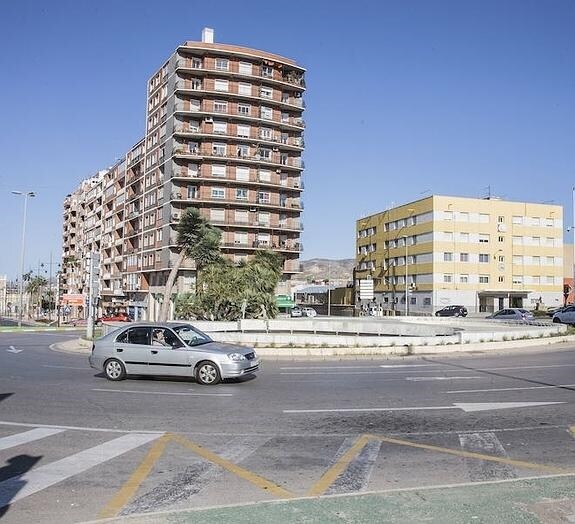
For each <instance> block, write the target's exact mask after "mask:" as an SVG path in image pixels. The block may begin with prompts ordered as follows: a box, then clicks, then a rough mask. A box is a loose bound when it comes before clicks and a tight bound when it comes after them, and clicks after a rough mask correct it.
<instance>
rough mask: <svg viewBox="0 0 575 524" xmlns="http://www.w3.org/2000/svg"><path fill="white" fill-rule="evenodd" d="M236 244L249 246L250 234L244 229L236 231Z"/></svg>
mask: <svg viewBox="0 0 575 524" xmlns="http://www.w3.org/2000/svg"><path fill="white" fill-rule="evenodd" d="M234 244H236V245H238V244H239V245H242V246H247V245H248V234H247V233H246V232H243V231H237V232H236V233H234Z"/></svg>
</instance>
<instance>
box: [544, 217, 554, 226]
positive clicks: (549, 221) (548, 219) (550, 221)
mask: <svg viewBox="0 0 575 524" xmlns="http://www.w3.org/2000/svg"><path fill="white" fill-rule="evenodd" d="M553 226H554V224H553V219H552V218H546V219H545V227H553Z"/></svg>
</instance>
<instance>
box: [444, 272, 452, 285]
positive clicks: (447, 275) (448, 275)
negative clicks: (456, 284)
mask: <svg viewBox="0 0 575 524" xmlns="http://www.w3.org/2000/svg"><path fill="white" fill-rule="evenodd" d="M443 282H444V283H445V284H450V283H451V282H453V275H452V274H451V273H445V274H444V275H443Z"/></svg>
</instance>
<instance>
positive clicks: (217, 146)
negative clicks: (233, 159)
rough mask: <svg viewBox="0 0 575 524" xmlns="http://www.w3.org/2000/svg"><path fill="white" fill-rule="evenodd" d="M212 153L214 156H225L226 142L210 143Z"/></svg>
mask: <svg viewBox="0 0 575 524" xmlns="http://www.w3.org/2000/svg"><path fill="white" fill-rule="evenodd" d="M212 154H213V155H214V156H226V144H221V143H214V144H213V145H212Z"/></svg>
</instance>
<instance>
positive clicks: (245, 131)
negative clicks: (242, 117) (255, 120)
mask: <svg viewBox="0 0 575 524" xmlns="http://www.w3.org/2000/svg"><path fill="white" fill-rule="evenodd" d="M237 134H238V136H241V137H243V138H249V137H250V126H246V125H244V124H238V128H237Z"/></svg>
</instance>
